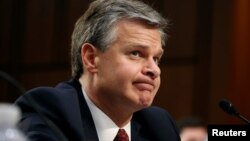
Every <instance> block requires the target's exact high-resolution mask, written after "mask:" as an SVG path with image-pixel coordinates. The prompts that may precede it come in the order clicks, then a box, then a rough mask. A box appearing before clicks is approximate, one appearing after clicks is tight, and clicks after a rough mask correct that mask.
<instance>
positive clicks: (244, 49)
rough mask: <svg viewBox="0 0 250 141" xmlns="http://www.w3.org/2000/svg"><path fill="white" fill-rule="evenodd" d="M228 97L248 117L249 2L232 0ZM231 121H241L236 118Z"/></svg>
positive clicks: (249, 93)
mask: <svg viewBox="0 0 250 141" xmlns="http://www.w3.org/2000/svg"><path fill="white" fill-rule="evenodd" d="M233 8H234V9H233V18H234V20H233V21H234V22H233V34H232V39H233V40H232V51H231V54H232V58H231V60H232V64H231V79H230V84H231V87H230V97H229V98H230V99H231V101H232V102H233V103H234V105H235V107H236V108H237V109H238V110H239V112H240V113H241V114H242V115H244V116H246V117H248V118H250V111H249V107H250V102H249V99H250V89H249V88H250V73H249V72H250V57H249V54H250V2H249V1H248V0H234V7H233ZM230 121H232V122H236V123H242V122H241V121H240V120H238V119H233V118H232V119H230Z"/></svg>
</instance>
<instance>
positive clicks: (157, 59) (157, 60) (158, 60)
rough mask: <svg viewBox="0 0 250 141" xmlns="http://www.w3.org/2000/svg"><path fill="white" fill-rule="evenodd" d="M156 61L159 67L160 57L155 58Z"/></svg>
mask: <svg viewBox="0 0 250 141" xmlns="http://www.w3.org/2000/svg"><path fill="white" fill-rule="evenodd" d="M154 61H155V63H156V64H157V65H159V64H160V61H161V59H160V58H159V57H154Z"/></svg>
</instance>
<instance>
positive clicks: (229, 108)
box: [219, 99, 239, 116]
mask: <svg viewBox="0 0 250 141" xmlns="http://www.w3.org/2000/svg"><path fill="white" fill-rule="evenodd" d="M219 106H220V108H221V109H222V110H223V111H225V112H226V113H228V114H230V115H235V116H237V115H239V113H238V112H237V111H236V109H235V108H234V106H233V104H232V103H231V102H229V101H227V100H225V99H222V100H221V101H220V102H219Z"/></svg>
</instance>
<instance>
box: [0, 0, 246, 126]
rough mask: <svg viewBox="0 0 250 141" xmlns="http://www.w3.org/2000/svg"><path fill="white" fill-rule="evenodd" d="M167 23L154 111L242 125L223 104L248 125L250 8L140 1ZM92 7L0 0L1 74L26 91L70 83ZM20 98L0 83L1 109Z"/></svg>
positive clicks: (66, 0)
mask: <svg viewBox="0 0 250 141" xmlns="http://www.w3.org/2000/svg"><path fill="white" fill-rule="evenodd" d="M144 1H145V2H146V3H148V4H150V5H152V6H153V7H154V8H155V9H157V10H158V11H159V12H160V13H162V14H163V15H164V17H166V18H168V19H169V20H170V23H171V24H170V26H169V29H168V34H169V35H170V37H169V39H168V41H167V46H166V48H165V54H164V57H163V59H162V62H161V65H160V67H161V69H162V85H161V87H160V90H159V93H158V95H157V96H156V99H155V102H154V104H155V105H158V106H161V107H163V108H165V109H166V110H168V111H169V112H170V113H171V114H172V116H173V117H174V118H175V119H176V120H178V119H181V118H184V117H188V116H196V117H200V118H202V119H203V120H205V121H207V122H208V123H212V124H225V123H228V124H229V123H236V124H237V123H240V124H241V123H243V122H242V121H240V120H239V119H236V118H233V117H231V116H229V115H227V114H225V113H224V112H223V111H222V110H221V109H220V108H219V107H218V102H219V101H220V99H222V98H226V99H228V100H230V101H232V103H233V104H234V105H235V107H236V108H237V109H238V110H239V112H240V113H241V114H242V115H244V116H245V117H247V118H250V110H249V107H250V102H249V100H250V99H249V98H250V90H249V88H250V57H249V54H250V1H249V0H144ZM90 2H91V0H1V1H0V20H1V22H0V36H1V38H0V71H4V72H6V73H8V74H9V75H10V76H12V77H13V78H14V79H16V80H17V81H18V82H19V83H20V84H21V85H22V86H23V87H24V88H25V89H26V90H28V89H31V88H34V87H38V86H55V85H56V84H57V83H58V82H60V81H64V80H68V79H70V78H71V72H70V71H71V70H70V40H71V33H72V30H73V27H74V23H75V22H76V20H77V18H79V17H80V15H82V14H83V12H84V11H85V10H86V8H87V7H88V5H89V3H90ZM21 94H22V92H20V91H19V90H18V89H17V88H15V87H14V86H13V85H12V84H10V83H9V82H7V81H6V80H5V79H3V78H0V102H14V101H15V99H17V98H18V97H19V96H20V95H21Z"/></svg>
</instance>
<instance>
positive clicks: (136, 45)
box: [128, 44, 164, 56]
mask: <svg viewBox="0 0 250 141" xmlns="http://www.w3.org/2000/svg"><path fill="white" fill-rule="evenodd" d="M128 47H130V48H132V47H135V48H148V46H145V45H141V44H129V45H128ZM156 54H157V55H159V56H162V55H163V54H164V49H163V48H162V47H161V48H160V50H159V51H158V52H157V53H156Z"/></svg>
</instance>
